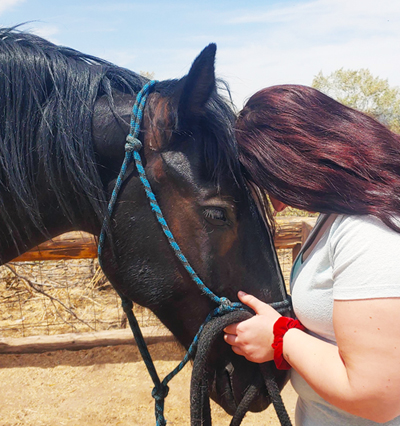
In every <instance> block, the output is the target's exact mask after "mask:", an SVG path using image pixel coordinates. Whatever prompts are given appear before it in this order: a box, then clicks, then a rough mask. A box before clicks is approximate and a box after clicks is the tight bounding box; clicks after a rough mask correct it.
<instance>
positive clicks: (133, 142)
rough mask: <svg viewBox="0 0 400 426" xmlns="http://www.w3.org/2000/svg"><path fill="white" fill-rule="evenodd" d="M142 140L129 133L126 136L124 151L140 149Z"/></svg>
mask: <svg viewBox="0 0 400 426" xmlns="http://www.w3.org/2000/svg"><path fill="white" fill-rule="evenodd" d="M142 146H143V144H142V142H140V140H139V139H138V138H135V137H134V136H132V135H131V134H129V135H128V136H127V137H126V144H125V151H126V152H133V151H140V150H141V149H142Z"/></svg>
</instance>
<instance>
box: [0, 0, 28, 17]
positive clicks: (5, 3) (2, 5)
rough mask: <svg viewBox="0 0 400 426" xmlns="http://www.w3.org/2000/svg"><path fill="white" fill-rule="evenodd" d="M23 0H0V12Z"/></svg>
mask: <svg viewBox="0 0 400 426" xmlns="http://www.w3.org/2000/svg"><path fill="white" fill-rule="evenodd" d="M24 1H25V0H0V14H1V13H3V12H7V11H8V10H9V9H12V7H13V6H14V5H16V4H18V3H23V2H24Z"/></svg>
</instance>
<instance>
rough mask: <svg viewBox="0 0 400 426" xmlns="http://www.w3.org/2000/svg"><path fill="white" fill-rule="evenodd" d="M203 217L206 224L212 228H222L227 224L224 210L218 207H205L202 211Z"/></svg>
mask: <svg viewBox="0 0 400 426" xmlns="http://www.w3.org/2000/svg"><path fill="white" fill-rule="evenodd" d="M203 215H204V217H205V219H206V220H207V222H209V223H211V225H214V226H223V225H227V224H228V219H227V217H226V214H225V210H224V209H221V208H218V207H207V208H205V209H204V210H203Z"/></svg>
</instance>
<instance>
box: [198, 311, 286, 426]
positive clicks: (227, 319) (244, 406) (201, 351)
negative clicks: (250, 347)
mask: <svg viewBox="0 0 400 426" xmlns="http://www.w3.org/2000/svg"><path fill="white" fill-rule="evenodd" d="M251 316H252V314H251V313H250V312H248V311H234V312H230V313H228V314H225V315H224V316H221V317H216V318H214V319H212V320H211V321H210V322H209V323H208V324H207V325H206V326H205V327H204V329H203V331H202V333H201V336H200V338H199V342H198V347H197V352H196V357H195V359H194V364H193V371H192V380H191V386H190V417H191V426H211V414H210V395H209V389H210V386H209V385H210V380H212V366H210V362H209V360H210V353H211V349H212V347H213V345H214V343H215V342H216V340H217V339H221V334H222V332H223V329H224V328H225V327H226V326H228V325H229V324H232V323H235V322H240V321H244V320H246V319H248V318H250V317H251ZM260 369H261V373H262V374H261V375H260V374H256V376H255V377H254V379H253V383H251V385H250V386H249V387H248V388H247V390H246V392H245V394H244V396H243V398H242V400H241V401H240V403H239V405H238V407H237V409H236V413H235V414H234V416H233V418H232V420H231V423H230V426H239V425H240V424H241V422H242V420H243V418H244V416H245V414H246V413H247V411H248V409H249V407H250V404H251V403H252V401H253V400H254V398H256V397H257V396H258V395H259V394H260V393H261V391H262V388H263V384H265V386H266V388H267V392H268V396H269V397H270V398H271V402H272V403H273V405H274V408H275V411H276V414H277V416H278V418H279V421H280V423H281V425H282V426H292V423H291V421H290V418H289V415H288V413H287V411H286V408H285V405H284V403H283V401H282V398H281V395H280V392H279V388H278V385H277V384H276V381H275V379H274V377H272V376H271V375H270V373H269V372H268V369H267V368H266V365H265V364H260Z"/></svg>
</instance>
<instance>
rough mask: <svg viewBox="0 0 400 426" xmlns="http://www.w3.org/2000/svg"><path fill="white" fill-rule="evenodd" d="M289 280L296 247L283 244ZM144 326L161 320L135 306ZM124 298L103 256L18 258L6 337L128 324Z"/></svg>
mask: <svg viewBox="0 0 400 426" xmlns="http://www.w3.org/2000/svg"><path fill="white" fill-rule="evenodd" d="M278 256H279V260H280V263H281V268H282V271H283V275H284V278H285V281H286V283H287V284H288V279H289V274H290V267H291V264H292V250H284V249H281V250H278ZM135 315H136V316H137V318H138V321H139V323H140V325H141V326H149V325H155V324H157V322H158V320H157V318H156V317H155V316H154V315H153V314H152V313H151V312H150V311H149V310H147V309H144V308H142V307H140V306H135ZM125 326H126V318H125V316H124V314H123V311H122V309H121V307H120V299H119V297H118V295H117V294H116V292H115V291H114V290H113V288H112V286H111V284H110V283H109V282H108V281H107V279H106V278H105V277H104V275H103V273H102V272H101V269H100V267H99V265H98V261H97V259H72V260H58V261H34V262H12V263H9V264H6V265H3V266H1V267H0V337H27V336H35V335H43V334H44V335H54V334H62V333H71V332H72V333H82V332H89V331H101V330H110V329H118V328H124V327H125Z"/></svg>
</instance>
